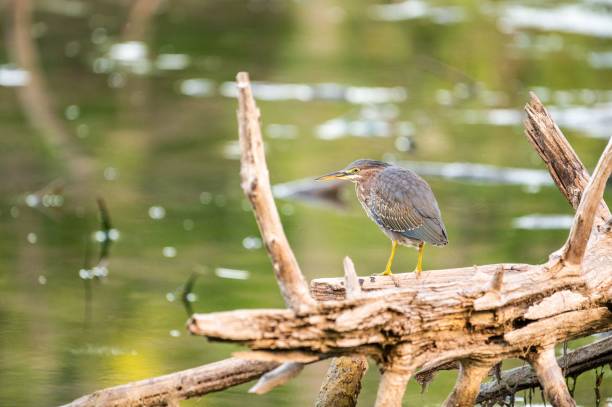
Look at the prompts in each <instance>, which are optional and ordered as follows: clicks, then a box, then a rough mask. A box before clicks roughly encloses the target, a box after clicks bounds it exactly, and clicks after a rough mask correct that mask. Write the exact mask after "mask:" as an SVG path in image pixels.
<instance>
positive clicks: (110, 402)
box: [65, 358, 278, 407]
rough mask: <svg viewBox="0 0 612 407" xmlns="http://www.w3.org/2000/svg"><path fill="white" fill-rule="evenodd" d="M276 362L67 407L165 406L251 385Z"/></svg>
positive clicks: (240, 365) (142, 385)
mask: <svg viewBox="0 0 612 407" xmlns="http://www.w3.org/2000/svg"><path fill="white" fill-rule="evenodd" d="M277 366H278V364H276V363H274V362H262V361H248V360H241V359H235V358H231V359H226V360H222V361H220V362H216V363H211V364H208V365H204V366H200V367H196V368H194V369H188V370H183V371H181V372H176V373H171V374H168V375H165V376H160V377H155V378H152V379H146V380H141V381H138V382H133V383H128V384H124V385H121V386H116V387H109V388H108V389H103V390H98V391H96V392H94V393H91V394H88V395H86V396H83V397H81V398H79V399H77V400H74V401H73V402H72V403H69V404H66V406H65V407H85V406H105V407H132V406H165V405H172V403H175V402H176V401H177V400H183V399H188V398H192V397H198V396H203V395H204V394H207V393H212V392H215V391H219V390H224V389H227V388H228V387H231V386H236V385H239V384H242V383H246V382H248V381H251V380H253V379H255V378H257V377H259V376H261V375H262V374H263V373H265V372H267V371H269V370H271V369H274V368H275V367H277Z"/></svg>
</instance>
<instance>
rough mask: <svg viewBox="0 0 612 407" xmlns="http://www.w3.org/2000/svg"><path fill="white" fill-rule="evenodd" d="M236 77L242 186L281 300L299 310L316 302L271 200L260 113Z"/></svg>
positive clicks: (244, 77) (246, 84) (243, 76)
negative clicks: (272, 269) (271, 267)
mask: <svg viewBox="0 0 612 407" xmlns="http://www.w3.org/2000/svg"><path fill="white" fill-rule="evenodd" d="M236 81H237V86H238V128H239V133H240V147H241V149H242V157H241V160H240V164H241V167H240V175H241V178H242V190H243V191H244V193H245V195H246V196H247V198H248V199H249V201H250V202H251V205H252V207H253V211H254V213H255V219H256V220H257V225H258V226H259V231H260V233H261V236H262V238H263V241H264V243H265V245H266V249H267V251H268V254H269V256H270V259H271V261H272V266H273V267H274V274H275V276H276V281H277V282H278V285H279V287H280V290H281V294H282V295H283V298H284V299H285V303H286V304H287V306H288V307H290V308H291V309H293V310H294V311H295V312H298V313H299V312H303V311H304V310H305V307H306V308H308V307H312V306H315V304H316V303H315V301H314V300H313V299H312V297H311V296H310V292H309V291H308V285H307V284H306V280H305V279H304V276H303V275H302V272H301V271H300V267H299V266H298V263H297V260H296V259H295V256H294V254H293V251H292V250H291V247H290V246H289V242H288V241H287V237H286V236H285V232H284V230H283V225H282V223H281V220H280V217H279V215H278V211H277V209H276V204H275V203H274V198H273V196H272V190H271V187H270V177H269V174H268V167H267V165H266V156H265V152H264V145H263V139H262V136H261V128H260V125H259V115H260V114H259V109H258V108H257V105H256V104H255V99H254V98H253V93H252V91H251V84H250V81H249V75H248V74H247V73H246V72H240V73H239V74H238V76H237V77H236Z"/></svg>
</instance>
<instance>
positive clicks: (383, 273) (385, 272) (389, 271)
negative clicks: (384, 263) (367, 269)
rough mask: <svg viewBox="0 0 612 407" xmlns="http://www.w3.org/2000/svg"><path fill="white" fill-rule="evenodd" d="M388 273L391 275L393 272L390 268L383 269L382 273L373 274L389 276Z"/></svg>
mask: <svg viewBox="0 0 612 407" xmlns="http://www.w3.org/2000/svg"><path fill="white" fill-rule="evenodd" d="M390 275H393V273H392V272H391V269H388V270H385V271H383V272H382V273H378V274H375V276H390Z"/></svg>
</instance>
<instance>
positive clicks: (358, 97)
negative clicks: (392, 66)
mask: <svg viewBox="0 0 612 407" xmlns="http://www.w3.org/2000/svg"><path fill="white" fill-rule="evenodd" d="M251 86H252V89H253V96H255V98H256V99H260V100H266V101H282V100H297V101H301V102H309V101H314V100H328V101H345V102H348V103H352V104H358V105H359V104H371V103H393V102H396V103H399V102H403V101H405V100H406V98H407V97H408V92H407V91H406V89H405V88H404V87H401V86H396V87H381V86H376V87H371V86H350V85H340V84H337V83H319V84H312V85H311V84H305V83H271V82H257V81H256V82H252V83H251ZM219 93H220V94H221V95H223V96H225V97H230V98H235V97H236V96H237V90H236V83H235V82H224V83H222V84H221V86H220V87H219Z"/></svg>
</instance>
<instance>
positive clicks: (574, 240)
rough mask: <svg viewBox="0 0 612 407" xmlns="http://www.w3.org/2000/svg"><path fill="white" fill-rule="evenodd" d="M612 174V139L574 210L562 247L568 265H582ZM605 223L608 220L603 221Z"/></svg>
mask: <svg viewBox="0 0 612 407" xmlns="http://www.w3.org/2000/svg"><path fill="white" fill-rule="evenodd" d="M611 173H612V138H611V139H610V140H609V141H608V145H607V146H606V149H605V150H604V152H603V153H602V155H601V157H600V159H599V162H598V163H597V167H595V171H593V176H592V177H591V179H590V180H589V183H588V184H587V187H586V190H585V191H584V193H583V194H582V199H581V201H580V205H579V206H578V209H577V210H576V216H575V217H574V224H573V225H572V229H571V230H570V233H569V237H568V239H567V243H566V244H565V247H564V253H563V260H565V262H567V263H568V264H573V265H579V264H581V263H582V258H583V257H584V252H585V251H586V247H587V244H588V242H589V237H590V236H591V230H592V229H593V222H594V219H595V213H596V211H597V210H598V208H600V207H601V202H602V199H603V194H604V190H605V189H606V182H607V181H608V178H609V177H610V174H611ZM604 220H605V221H607V220H608V219H604Z"/></svg>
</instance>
